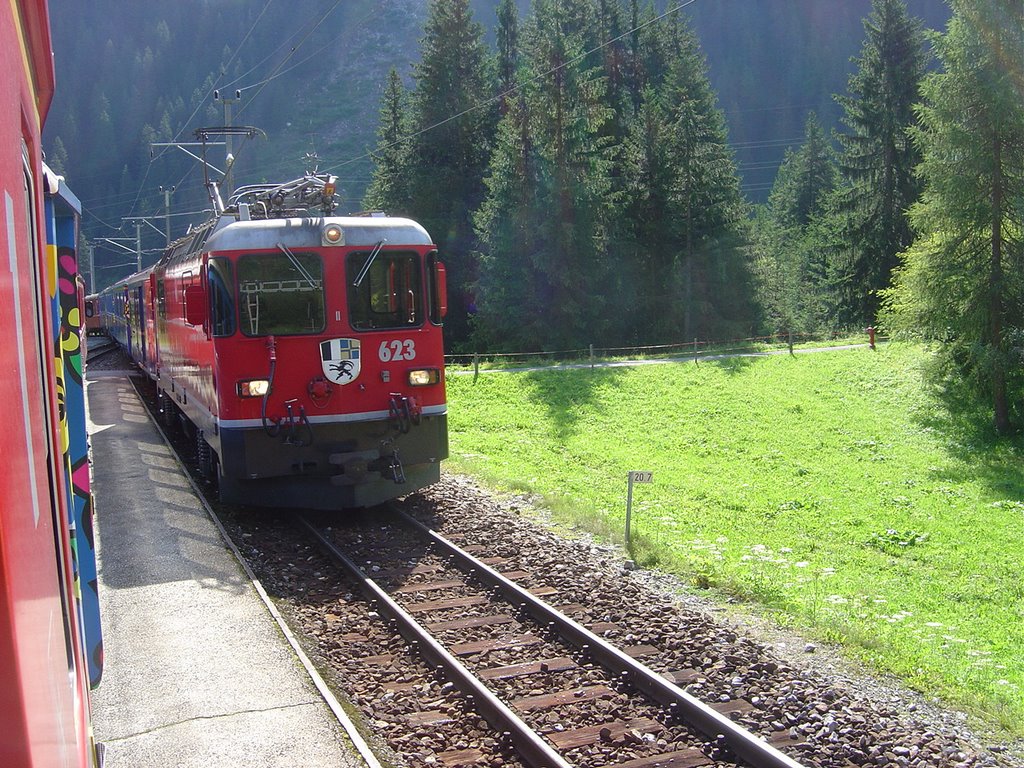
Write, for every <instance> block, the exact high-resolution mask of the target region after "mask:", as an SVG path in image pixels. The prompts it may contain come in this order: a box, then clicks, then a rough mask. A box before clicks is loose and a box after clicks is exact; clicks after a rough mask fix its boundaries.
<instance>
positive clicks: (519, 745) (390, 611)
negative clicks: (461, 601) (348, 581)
mask: <svg viewBox="0 0 1024 768" xmlns="http://www.w3.org/2000/svg"><path fill="white" fill-rule="evenodd" d="M299 521H300V522H301V523H302V525H304V526H305V527H306V529H307V530H308V531H309V532H310V533H311V534H312V535H313V536H314V537H315V538H316V539H317V541H319V542H320V544H321V546H322V547H323V548H324V549H325V550H326V551H327V552H328V553H329V554H330V556H331V557H332V558H334V559H335V560H336V561H337V562H338V563H339V564H340V565H342V566H343V567H344V568H345V570H346V571H348V572H349V574H351V575H352V576H353V578H355V579H356V580H357V581H358V582H359V584H360V586H361V588H362V591H363V593H364V594H365V595H366V596H367V597H368V598H370V599H371V600H373V601H374V602H375V603H376V605H377V606H378V608H379V609H380V612H381V613H382V614H383V615H384V616H385V617H386V618H387V619H389V620H392V621H394V622H396V624H397V625H398V631H399V632H400V633H401V634H402V636H403V637H405V638H406V640H407V641H408V642H409V645H410V647H411V648H413V649H414V651H415V652H418V653H419V654H421V655H422V656H423V657H424V658H425V659H426V661H427V663H428V664H430V665H431V666H432V667H434V668H435V670H437V669H439V668H440V669H443V670H444V672H445V674H446V676H447V678H448V680H450V681H451V682H452V683H453V684H454V685H455V686H456V687H457V688H458V689H459V690H460V691H461V692H462V693H463V695H464V696H466V697H467V698H468V699H470V700H471V701H472V702H473V705H474V706H475V708H476V709H477V710H478V711H479V712H480V714H481V715H482V716H483V718H484V719H485V720H487V722H489V723H490V724H491V726H492V727H493V728H494V729H495V730H496V731H498V733H501V734H502V735H503V736H504V735H505V734H507V739H508V741H509V743H510V744H511V745H512V746H514V747H515V749H516V751H517V752H518V754H519V755H520V756H521V757H522V758H523V760H524V761H525V762H526V763H527V764H528V765H530V766H535V767H536V768H542V767H543V768H571V764H570V763H568V762H566V761H565V759H564V758H563V757H562V756H561V755H559V754H558V752H556V751H555V750H554V748H553V747H552V746H551V745H550V744H548V743H547V742H546V741H545V740H544V739H543V738H542V737H541V736H540V735H539V734H537V733H536V732H535V731H534V730H533V729H532V728H530V726H529V725H527V724H526V723H525V722H523V721H522V720H521V719H520V718H519V716H518V715H516V714H515V712H513V711H512V710H511V709H510V708H509V707H508V706H507V705H506V704H505V703H504V702H502V701H501V700H500V699H499V698H498V697H497V696H495V695H494V694H493V693H491V691H489V690H488V689H487V687H486V686H484V684H483V683H481V682H480V681H479V680H478V679H477V678H476V676H474V675H473V673H472V672H470V671H469V670H468V669H467V668H466V667H465V666H463V664H462V663H461V662H459V661H458V660H457V659H456V658H455V657H454V656H453V655H452V654H450V653H449V652H448V651H447V650H446V649H445V648H444V647H443V646H442V645H441V644H440V643H438V642H437V641H436V640H435V639H434V638H433V637H431V636H430V634H429V633H428V632H427V631H426V630H424V629H423V627H421V626H420V625H419V623H417V621H416V620H415V619H414V618H413V617H412V616H411V615H410V614H409V613H407V612H406V611H405V610H404V609H403V608H402V607H401V606H400V605H398V603H396V602H395V601H394V600H392V599H391V597H390V596H389V595H388V594H387V593H386V592H385V591H384V590H383V589H381V587H380V586H378V585H377V583H376V582H374V581H373V580H372V579H370V578H369V577H368V576H366V574H364V573H363V572H362V570H361V569H360V568H359V566H357V565H356V564H355V563H354V562H352V560H350V559H349V558H348V557H346V556H345V554H344V553H342V552H341V551H340V550H339V549H338V548H337V547H336V546H335V545H334V544H333V543H332V542H330V541H329V540H328V539H327V538H326V537H325V536H324V535H323V533H321V532H320V531H319V530H318V529H317V527H316V526H314V525H313V524H312V523H310V522H309V521H308V520H307V519H306V518H305V517H304V516H301V515H300V516H299Z"/></svg>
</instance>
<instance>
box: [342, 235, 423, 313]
mask: <svg viewBox="0 0 1024 768" xmlns="http://www.w3.org/2000/svg"><path fill="white" fill-rule="evenodd" d="M370 255H371V254H370V252H367V251H359V252H356V253H350V254H349V255H348V259H347V260H346V262H345V272H346V281H345V282H346V283H347V285H348V313H349V322H350V323H351V325H352V328H353V329H355V330H358V331H365V330H371V329H374V328H408V327H410V326H415V325H420V324H422V322H423V299H422V296H423V288H422V281H421V279H420V260H419V257H418V256H417V255H416V254H415V253H387V252H379V253H377V255H376V258H374V259H373V260H372V261H370V259H369V257H370ZM363 272H365V274H364V275H363V276H362V280H361V281H359V284H358V285H356V284H355V283H356V282H357V278H358V277H359V276H360V274H361V273H363Z"/></svg>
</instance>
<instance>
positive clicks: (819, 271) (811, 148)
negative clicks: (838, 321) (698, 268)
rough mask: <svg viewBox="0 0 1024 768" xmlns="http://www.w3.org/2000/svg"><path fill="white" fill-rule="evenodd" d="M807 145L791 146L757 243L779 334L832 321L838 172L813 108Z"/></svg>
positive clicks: (766, 300)
mask: <svg viewBox="0 0 1024 768" xmlns="http://www.w3.org/2000/svg"><path fill="white" fill-rule="evenodd" d="M804 131H805V136H804V143H803V144H802V145H801V146H800V147H799V148H798V149H797V150H795V151H793V150H787V151H786V155H785V158H784V159H783V161H782V165H781V166H779V172H778V174H777V176H776V178H775V183H774V185H773V186H772V191H771V193H770V194H769V196H768V205H767V210H766V212H765V213H766V215H765V217H763V218H762V221H766V222H767V226H766V227H763V228H761V231H760V232H759V234H758V238H757V243H756V249H755V250H756V254H757V259H756V270H757V273H758V277H759V281H760V283H761V286H762V291H763V295H762V304H763V308H764V311H765V317H766V320H767V321H768V323H769V325H770V327H771V330H772V331H773V332H804V331H810V330H817V329H819V328H822V327H825V326H828V325H830V324H831V323H830V318H829V314H830V312H829V308H828V300H827V298H826V296H825V295H824V294H825V293H826V290H827V289H826V285H825V282H826V277H827V263H826V261H825V255H824V254H825V252H826V247H825V246H826V244H827V242H828V240H829V238H828V237H827V236H826V234H827V233H828V232H829V228H830V226H831V213H832V211H831V209H830V207H829V206H830V201H831V199H832V197H833V194H834V191H835V188H836V183H837V178H838V176H837V173H836V167H835V159H834V152H833V150H832V147H831V146H829V143H828V139H827V138H826V136H825V131H824V129H823V128H822V127H821V123H820V122H819V121H818V118H817V116H816V115H815V114H814V113H813V112H812V113H811V114H810V115H808V117H807V122H806V124H805V128H804Z"/></svg>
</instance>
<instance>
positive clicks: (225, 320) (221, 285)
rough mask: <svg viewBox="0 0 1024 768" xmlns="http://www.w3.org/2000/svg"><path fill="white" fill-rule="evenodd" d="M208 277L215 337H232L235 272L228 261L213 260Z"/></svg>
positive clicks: (211, 260)
mask: <svg viewBox="0 0 1024 768" xmlns="http://www.w3.org/2000/svg"><path fill="white" fill-rule="evenodd" d="M206 275H207V282H208V283H209V286H210V324H211V329H212V332H213V335H214V336H230V335H231V334H233V333H234V332H235V271H234V269H233V267H232V264H231V262H230V261H228V260H227V259H224V258H212V259H210V263H209V267H208V268H207V273H206Z"/></svg>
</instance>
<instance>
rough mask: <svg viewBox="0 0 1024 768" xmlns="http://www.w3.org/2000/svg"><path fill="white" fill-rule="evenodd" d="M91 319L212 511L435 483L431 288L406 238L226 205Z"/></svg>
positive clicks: (436, 366)
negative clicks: (185, 460) (116, 344)
mask: <svg viewBox="0 0 1024 768" xmlns="http://www.w3.org/2000/svg"><path fill="white" fill-rule="evenodd" d="M257 214H262V215H263V217H262V218H260V217H258V216H257ZM101 304H102V313H103V318H104V323H105V324H106V325H107V326H108V328H109V330H110V332H111V334H112V335H113V336H114V337H115V338H118V339H119V340H120V341H121V343H122V345H123V346H125V348H126V349H127V350H128V351H129V353H130V354H131V356H132V357H133V359H135V361H136V362H137V363H138V364H139V365H140V366H141V367H142V368H143V369H144V370H146V371H147V372H148V373H149V375H150V376H151V377H152V378H153V379H154V380H155V381H156V383H157V386H158V390H159V393H160V399H161V410H162V413H163V416H164V418H165V419H166V421H167V423H169V424H175V423H177V422H179V421H182V422H183V423H184V425H185V426H186V428H187V429H188V430H190V431H191V432H193V433H194V436H195V440H196V446H197V452H198V455H199V459H200V464H201V466H202V467H203V471H204V473H207V474H209V476H210V477H211V478H214V477H215V478H216V480H217V482H218V483H219V488H220V495H221V499H222V500H223V501H225V502H228V503H239V504H254V505H260V506H274V507H301V508H312V509H326V510H334V509H344V508H349V507H361V506H369V505H373V504H377V503H381V502H383V501H385V500H387V499H389V498H393V497H396V496H399V495H403V494H406V493H409V492H411V491H414V490H417V489H419V488H422V487H424V486H426V485H429V484H430V483H432V482H435V481H436V480H437V479H438V478H439V476H440V468H439V462H440V461H441V460H442V459H444V458H446V457H447V455H448V430H447V405H446V400H445V383H444V364H443V359H444V349H443V341H442V329H441V324H442V321H443V317H444V314H445V311H446V289H445V273H444V267H443V265H442V264H441V262H440V261H439V259H438V255H437V250H436V248H435V246H434V245H433V244H432V242H431V239H430V236H429V235H428V234H427V232H426V231H425V230H424V229H423V228H422V227H421V226H420V225H419V224H417V223H415V222H413V221H410V220H408V219H401V218H391V217H384V216H376V215H370V216H349V217H338V216H274V215H273V214H272V213H269V214H268V213H264V212H263V211H262V210H261V209H258V208H256V207H254V208H253V209H250V207H249V206H247V205H244V204H243V205H238V206H237V207H236V209H235V210H234V211H229V212H226V213H225V214H223V215H222V216H220V217H218V218H217V219H214V220H211V221H209V222H207V223H206V224H204V225H203V226H201V227H199V228H198V229H197V230H196V231H195V232H193V233H192V234H190V235H189V236H188V237H185V238H182V239H181V240H179V241H177V242H176V243H174V244H172V245H171V246H170V247H169V248H168V250H167V252H166V254H165V255H164V257H163V258H162V259H161V260H160V262H159V263H157V264H156V265H155V266H154V267H153V268H152V269H150V270H147V271H145V272H141V273H139V274H138V275H134V276H132V277H131V278H128V279H126V280H124V281H122V282H121V283H118V284H117V285H115V286H113V287H112V288H110V289H108V290H107V291H106V292H104V294H103V295H102V296H101Z"/></svg>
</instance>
